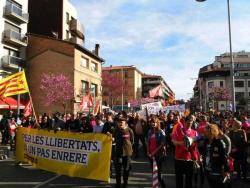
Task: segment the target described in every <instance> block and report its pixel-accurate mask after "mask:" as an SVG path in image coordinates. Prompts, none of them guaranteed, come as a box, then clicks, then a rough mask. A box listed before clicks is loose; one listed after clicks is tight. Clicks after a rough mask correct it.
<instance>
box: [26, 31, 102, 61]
mask: <svg viewBox="0 0 250 188" xmlns="http://www.w3.org/2000/svg"><path fill="white" fill-rule="evenodd" d="M27 35H31V36H34V37H38V38H45V39H49V40H56V41H58V42H63V43H67V44H69V45H72V46H74V47H75V48H76V49H78V50H80V51H82V52H83V53H86V54H87V55H89V56H91V57H92V58H94V59H96V60H98V61H100V62H105V60H104V59H102V58H101V57H99V56H98V55H96V54H95V53H94V52H92V51H90V50H88V49H87V48H85V47H84V46H81V45H79V44H76V43H73V42H70V41H66V40H61V39H57V38H54V37H49V36H45V35H38V34H34V33H28V34H27Z"/></svg>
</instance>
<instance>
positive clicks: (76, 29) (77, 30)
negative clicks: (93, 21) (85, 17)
mask: <svg viewBox="0 0 250 188" xmlns="http://www.w3.org/2000/svg"><path fill="white" fill-rule="evenodd" d="M69 27H70V31H71V32H72V33H74V34H75V35H77V37H79V38H81V39H84V32H83V29H82V25H81V23H80V22H79V21H78V20H77V19H72V20H70V23H69Z"/></svg>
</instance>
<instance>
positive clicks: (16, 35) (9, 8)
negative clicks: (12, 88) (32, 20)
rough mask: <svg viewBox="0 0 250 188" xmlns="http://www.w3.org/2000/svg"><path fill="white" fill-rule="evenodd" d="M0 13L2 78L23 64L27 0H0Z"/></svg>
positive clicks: (0, 72) (0, 68) (0, 76)
mask: <svg viewBox="0 0 250 188" xmlns="http://www.w3.org/2000/svg"><path fill="white" fill-rule="evenodd" d="M0 15H1V16H0V32H1V42H0V60H1V64H0V65H1V66H0V78H3V77H6V76H7V75H9V74H13V73H15V72H17V71H18V69H19V67H23V66H24V61H25V48H26V46H27V44H28V40H27V37H26V35H25V34H26V32H27V24H28V22H29V14H28V0H15V1H14V0H1V1H0Z"/></svg>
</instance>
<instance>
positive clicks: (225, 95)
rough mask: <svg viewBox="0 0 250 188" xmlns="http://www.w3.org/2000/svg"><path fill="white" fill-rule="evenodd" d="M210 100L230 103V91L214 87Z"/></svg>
mask: <svg viewBox="0 0 250 188" xmlns="http://www.w3.org/2000/svg"><path fill="white" fill-rule="evenodd" d="M209 98H210V99H212V100H214V101H228V100H230V99H231V95H230V90H229V89H227V88H223V87H213V89H212V90H211V93H210V96H209Z"/></svg>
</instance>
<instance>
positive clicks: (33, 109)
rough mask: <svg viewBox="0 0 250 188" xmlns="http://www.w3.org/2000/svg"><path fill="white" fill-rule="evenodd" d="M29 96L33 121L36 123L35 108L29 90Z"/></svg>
mask: <svg viewBox="0 0 250 188" xmlns="http://www.w3.org/2000/svg"><path fill="white" fill-rule="evenodd" d="M29 97H30V102H31V106H32V112H33V115H34V117H35V121H36V123H38V121H37V117H36V113H35V108H34V105H33V100H32V97H31V95H30V91H29Z"/></svg>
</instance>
